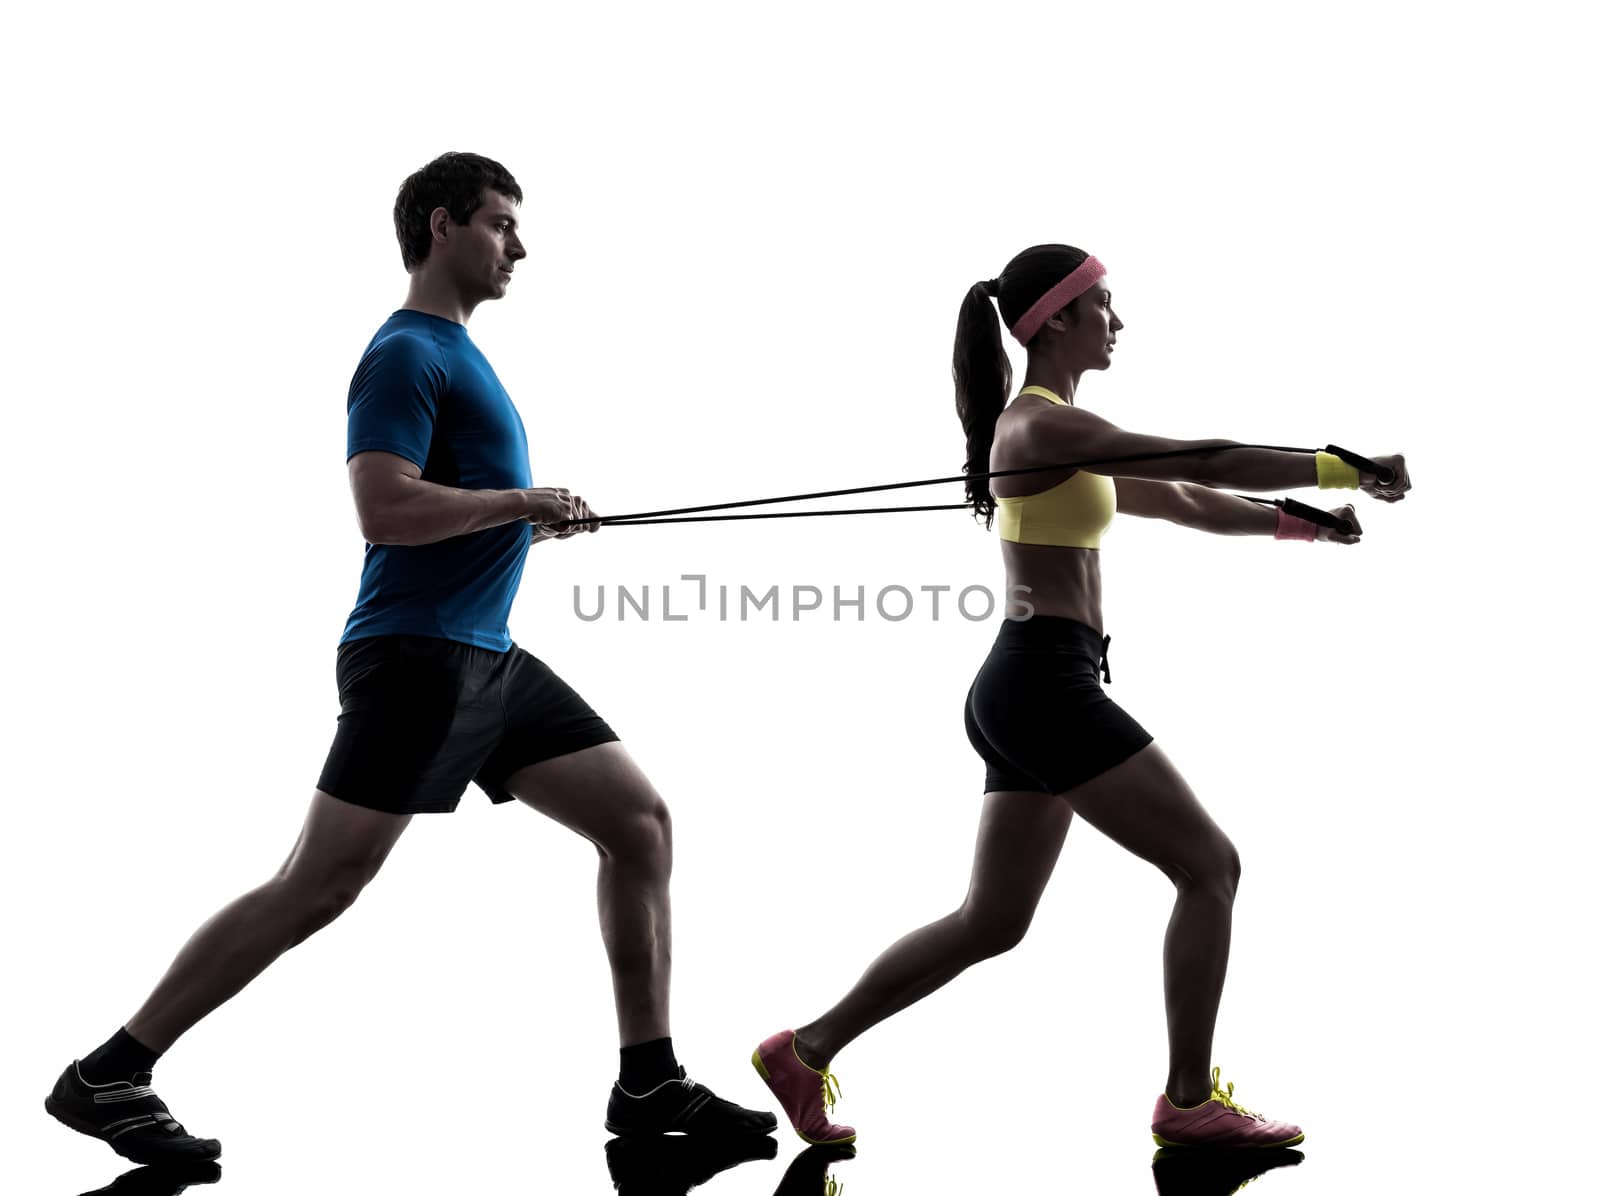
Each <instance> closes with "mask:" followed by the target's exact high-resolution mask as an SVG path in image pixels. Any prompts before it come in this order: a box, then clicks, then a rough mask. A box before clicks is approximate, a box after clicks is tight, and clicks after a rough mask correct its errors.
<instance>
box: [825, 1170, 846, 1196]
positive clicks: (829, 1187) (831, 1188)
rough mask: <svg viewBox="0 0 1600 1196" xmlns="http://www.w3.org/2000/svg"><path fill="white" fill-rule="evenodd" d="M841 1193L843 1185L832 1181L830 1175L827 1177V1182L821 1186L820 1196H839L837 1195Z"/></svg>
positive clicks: (834, 1180)
mask: <svg viewBox="0 0 1600 1196" xmlns="http://www.w3.org/2000/svg"><path fill="white" fill-rule="evenodd" d="M843 1191H844V1185H843V1184H842V1183H840V1182H839V1181H838V1180H836V1179H834V1178H833V1176H831V1175H830V1176H828V1178H827V1180H826V1181H825V1182H824V1184H823V1186H822V1196H839V1193H841V1192H843Z"/></svg>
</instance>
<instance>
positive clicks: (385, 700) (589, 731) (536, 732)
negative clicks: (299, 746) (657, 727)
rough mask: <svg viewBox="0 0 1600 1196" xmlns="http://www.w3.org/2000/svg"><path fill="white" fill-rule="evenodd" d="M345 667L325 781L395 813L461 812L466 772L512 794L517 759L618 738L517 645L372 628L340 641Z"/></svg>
mask: <svg viewBox="0 0 1600 1196" xmlns="http://www.w3.org/2000/svg"><path fill="white" fill-rule="evenodd" d="M337 676H338V680H339V710H340V713H339V729H338V731H337V733H336V734H335V735H334V738H333V747H332V748H331V749H330V750H329V752H328V759H327V762H326V763H325V764H324V765H323V766H322V776H321V778H320V779H319V780H318V781H317V788H318V789H321V790H322V791H323V792H324V793H329V794H332V795H333V796H334V797H337V798H339V799H340V800H341V801H347V802H351V803H353V804H355V805H358V806H367V807H369V808H370V809H374V810H383V811H386V812H388V813H390V814H429V813H444V812H447V811H450V810H454V809H455V808H456V803H457V802H459V801H460V800H461V794H462V793H463V792H465V790H466V788H467V782H468V781H474V782H476V783H477V785H478V787H479V788H480V789H482V790H483V791H484V792H485V793H487V794H488V795H489V800H490V801H493V802H505V801H510V800H511V796H512V795H511V794H510V793H508V792H506V790H505V789H504V787H503V786H504V784H505V780H506V778H507V777H509V776H510V775H511V774H512V773H514V772H516V771H517V769H519V768H522V767H524V766H525V765H528V764H537V763H538V762H539V761H541V760H551V759H554V758H555V757H557V756H565V755H567V754H568V753H571V752H576V751H579V750H581V749H583V748H586V747H593V746H594V745H595V744H597V743H610V742H612V741H614V740H615V739H616V738H617V736H616V733H615V732H613V731H612V730H611V728H610V727H608V726H606V723H605V720H604V719H602V718H601V717H600V716H599V715H598V714H596V713H595V712H594V711H593V710H591V709H590V708H589V704H588V703H587V702H585V701H584V700H583V699H582V698H580V697H579V696H578V695H577V693H576V692H574V691H573V689H572V687H571V686H569V685H568V684H567V683H566V682H565V681H563V680H561V678H560V677H557V676H556V675H555V673H553V672H552V671H551V670H550V668H549V666H548V665H546V664H545V663H544V662H543V661H541V660H539V659H538V658H537V657H534V656H531V655H529V654H528V653H527V652H524V651H523V650H522V649H521V648H519V647H517V646H516V645H515V644H512V645H511V648H510V650H509V651H506V652H494V651H491V650H490V649H488V648H479V647H475V646H474V645H472V644H463V643H459V642H458V641H456V640H447V639H438V638H435V637H433V636H426V635H375V636H368V637H366V638H364V639H355V640H348V641H346V642H345V643H343V644H340V645H339V661H338V668H337Z"/></svg>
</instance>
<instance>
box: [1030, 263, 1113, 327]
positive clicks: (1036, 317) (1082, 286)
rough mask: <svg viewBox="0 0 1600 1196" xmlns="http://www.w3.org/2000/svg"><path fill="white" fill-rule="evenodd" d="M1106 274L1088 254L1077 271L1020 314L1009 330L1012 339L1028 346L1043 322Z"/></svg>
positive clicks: (1104, 269)
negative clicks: (1014, 338) (1020, 316)
mask: <svg viewBox="0 0 1600 1196" xmlns="http://www.w3.org/2000/svg"><path fill="white" fill-rule="evenodd" d="M1105 274H1106V268H1105V266H1103V265H1101V263H1100V259H1099V258H1097V257H1095V256H1093V255H1092V254H1091V255H1090V256H1089V257H1087V258H1085V259H1084V260H1083V263H1082V264H1081V265H1079V266H1078V268H1077V269H1076V270H1074V271H1073V272H1072V273H1071V274H1069V275H1067V276H1066V277H1065V278H1063V279H1062V280H1061V281H1060V282H1058V283H1056V285H1055V286H1053V287H1051V288H1050V289H1049V290H1048V291H1046V292H1045V293H1044V294H1043V295H1041V296H1040V297H1039V302H1037V303H1035V304H1034V305H1033V306H1032V307H1030V308H1029V309H1028V310H1027V311H1025V312H1023V313H1022V318H1021V319H1019V320H1018V321H1017V322H1016V323H1015V324H1013V325H1012V326H1011V335H1012V336H1014V337H1016V338H1017V340H1019V341H1021V342H1022V343H1023V344H1027V343H1028V342H1029V341H1031V340H1032V339H1033V337H1034V334H1035V333H1036V332H1038V331H1039V329H1041V328H1043V327H1044V322H1045V321H1046V320H1048V319H1049V318H1050V317H1051V316H1053V315H1055V314H1056V312H1058V311H1060V310H1061V309H1062V308H1063V307H1065V306H1066V305H1067V304H1069V303H1071V302H1072V301H1073V300H1074V299H1076V298H1077V297H1078V296H1079V295H1081V294H1083V293H1084V292H1085V291H1087V290H1088V289H1089V288H1090V287H1092V286H1093V285H1094V284H1095V280H1096V279H1100V278H1104V277H1105Z"/></svg>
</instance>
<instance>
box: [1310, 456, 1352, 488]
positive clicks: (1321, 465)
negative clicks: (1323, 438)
mask: <svg viewBox="0 0 1600 1196" xmlns="http://www.w3.org/2000/svg"><path fill="white" fill-rule="evenodd" d="M1360 488H1361V471H1360V470H1359V469H1357V468H1356V467H1355V466H1354V465H1350V464H1347V463H1346V462H1344V461H1342V460H1340V459H1339V458H1338V457H1335V456H1334V455H1333V454H1332V453H1318V454H1317V489H1318V490H1359V489H1360Z"/></svg>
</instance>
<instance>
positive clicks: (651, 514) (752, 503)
mask: <svg viewBox="0 0 1600 1196" xmlns="http://www.w3.org/2000/svg"><path fill="white" fill-rule="evenodd" d="M1242 448H1255V449H1271V450H1274V451H1276V452H1281V453H1315V452H1317V451H1318V450H1316V449H1306V448H1287V447H1285V446H1283V445H1277V444H1220V445H1214V446H1211V447H1209V448H1201V449H1173V450H1170V451H1168V452H1161V453H1132V454H1128V455H1126V456H1121V457H1099V458H1095V459H1093V460H1087V461H1068V462H1064V463H1062V464H1059V465H1028V466H1024V467H1023V468H1020V469H996V470H991V471H990V472H988V473H972V474H965V473H961V474H954V475H952V476H950V477H944V478H923V479H920V480H918V481H914V482H887V483H884V484H882V485H878V486H851V487H848V488H846V489H843V490H816V491H812V492H811V493H809V494H783V495H779V496H777V497H775V498H750V499H743V500H740V501H737V502H721V503H706V504H704V505H702V506H697V507H670V508H667V509H665V510H660V511H638V512H634V513H631V514H627V515H602V516H599V517H598V518H595V519H561V520H557V521H555V522H553V523H545V524H540V526H541V527H548V528H566V527H571V526H573V525H574V524H585V525H587V524H590V523H600V524H604V525H607V526H622V525H625V524H647V523H715V522H719V521H722V520H730V519H804V518H813V517H817V516H825V515H881V514H888V513H890V512H895V511H959V510H967V509H970V508H971V505H972V504H970V503H939V504H933V505H927V506H911V507H855V508H850V509H847V510H828V511H766V512H760V513H757V514H744V515H707V514H704V512H706V511H727V510H732V509H734V508H737V507H761V506H769V505H772V504H775V503H784V502H803V501H806V500H808V499H813V498H839V497H841V496H842V495H846V494H874V493H879V492H882V491H885V490H904V489H907V488H909V487H913V486H939V485H948V484H950V483H952V482H965V481H967V480H969V479H977V478H1007V477H1015V476H1017V475H1019V474H1027V473H1046V472H1049V471H1051V470H1060V469H1085V468H1087V467H1089V466H1091V465H1113V464H1118V463H1120V462H1124V461H1156V460H1160V459H1162V458H1165V457H1184V456H1189V455H1191V454H1195V455H1203V454H1206V453H1221V452H1226V451H1228V450H1229V449H1242ZM1321 451H1323V452H1327V453H1331V454H1333V455H1334V456H1336V457H1338V458H1339V459H1340V460H1341V461H1344V462H1345V463H1346V464H1347V465H1352V466H1354V467H1355V468H1356V469H1359V470H1366V471H1367V472H1369V473H1374V474H1376V475H1377V477H1378V481H1379V482H1380V483H1381V484H1383V485H1388V484H1389V483H1391V482H1393V481H1394V470H1392V469H1390V468H1389V467H1388V466H1386V465H1378V464H1377V463H1376V462H1373V461H1371V460H1369V459H1368V458H1366V457H1363V456H1360V455H1359V454H1357V453H1353V452H1351V451H1350V450H1349V449H1344V448H1340V447H1339V446H1338V445H1336V444H1330V445H1328V447H1327V448H1325V449H1323V450H1321ZM1235 497H1237V498H1242V499H1245V500H1246V501H1248V502H1254V503H1260V504H1262V505H1263V506H1269V507H1277V508H1279V509H1280V510H1283V511H1287V512H1288V513H1289V514H1291V515H1296V516H1298V517H1299V518H1301V519H1304V520H1306V521H1308V522H1310V523H1315V524H1317V525H1319V526H1321V527H1329V528H1332V529H1334V530H1335V531H1337V532H1340V533H1342V534H1344V535H1350V534H1352V533H1353V532H1354V531H1355V528H1354V526H1353V525H1352V524H1351V523H1350V521H1349V520H1348V519H1340V518H1338V517H1337V516H1335V515H1333V514H1331V513H1329V512H1327V511H1324V510H1322V509H1321V508H1319V507H1313V506H1308V505H1307V504H1306V503H1303V502H1298V501H1296V500H1295V499H1292V498H1277V499H1268V498H1254V497H1252V496H1251V495H1248V494H1239V495H1235Z"/></svg>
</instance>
